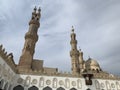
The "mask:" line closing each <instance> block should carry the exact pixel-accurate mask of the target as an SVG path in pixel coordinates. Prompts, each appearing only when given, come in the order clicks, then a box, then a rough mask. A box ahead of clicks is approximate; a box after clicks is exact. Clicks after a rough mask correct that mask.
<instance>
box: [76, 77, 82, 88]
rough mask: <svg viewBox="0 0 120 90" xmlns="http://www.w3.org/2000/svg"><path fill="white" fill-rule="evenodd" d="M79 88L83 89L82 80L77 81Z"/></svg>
mask: <svg viewBox="0 0 120 90" xmlns="http://www.w3.org/2000/svg"><path fill="white" fill-rule="evenodd" d="M77 87H78V89H81V88H82V82H81V80H80V79H78V80H77Z"/></svg>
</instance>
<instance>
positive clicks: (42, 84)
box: [39, 77, 44, 87]
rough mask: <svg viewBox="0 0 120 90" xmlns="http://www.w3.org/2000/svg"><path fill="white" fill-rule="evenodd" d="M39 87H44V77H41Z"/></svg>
mask: <svg viewBox="0 0 120 90" xmlns="http://www.w3.org/2000/svg"><path fill="white" fill-rule="evenodd" d="M39 86H40V87H43V86H44V78H43V77H41V78H40V80H39Z"/></svg>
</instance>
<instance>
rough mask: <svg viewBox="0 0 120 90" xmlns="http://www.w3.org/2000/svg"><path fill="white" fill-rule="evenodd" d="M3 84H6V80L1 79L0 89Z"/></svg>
mask: <svg viewBox="0 0 120 90" xmlns="http://www.w3.org/2000/svg"><path fill="white" fill-rule="evenodd" d="M3 85H4V80H3V79H2V80H1V81H0V89H2V88H3Z"/></svg>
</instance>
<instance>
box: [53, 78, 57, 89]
mask: <svg viewBox="0 0 120 90" xmlns="http://www.w3.org/2000/svg"><path fill="white" fill-rule="evenodd" d="M56 87H57V79H56V78H53V88H56Z"/></svg>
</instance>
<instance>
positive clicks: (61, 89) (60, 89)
mask: <svg viewBox="0 0 120 90" xmlns="http://www.w3.org/2000/svg"><path fill="white" fill-rule="evenodd" d="M57 90H65V89H64V88H62V87H59V88H57Z"/></svg>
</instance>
